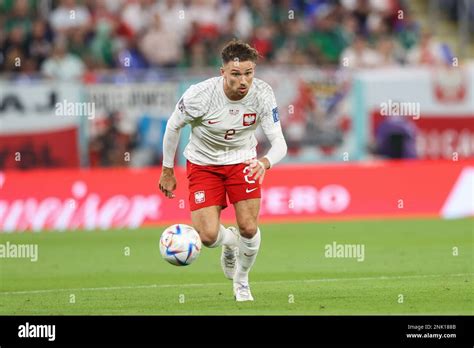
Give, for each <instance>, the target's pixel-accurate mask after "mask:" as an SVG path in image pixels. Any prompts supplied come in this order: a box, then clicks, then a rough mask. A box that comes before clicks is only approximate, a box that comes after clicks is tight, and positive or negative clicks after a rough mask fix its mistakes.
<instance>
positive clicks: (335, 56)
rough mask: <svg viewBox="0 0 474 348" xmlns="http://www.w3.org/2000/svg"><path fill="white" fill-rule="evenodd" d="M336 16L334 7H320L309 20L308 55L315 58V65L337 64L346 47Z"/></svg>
mask: <svg viewBox="0 0 474 348" xmlns="http://www.w3.org/2000/svg"><path fill="white" fill-rule="evenodd" d="M336 14H337V11H336V7H334V6H332V5H321V6H319V7H318V9H317V10H316V11H315V12H314V14H313V17H312V18H311V20H312V31H311V32H310V35H309V45H310V48H311V49H310V53H311V54H312V55H313V56H314V57H315V59H316V62H315V63H317V64H325V65H334V64H337V63H338V61H339V57H340V55H341V53H342V51H343V50H344V48H345V47H346V42H345V38H344V34H343V30H342V26H341V25H340V23H339V22H338V18H337V15H336Z"/></svg>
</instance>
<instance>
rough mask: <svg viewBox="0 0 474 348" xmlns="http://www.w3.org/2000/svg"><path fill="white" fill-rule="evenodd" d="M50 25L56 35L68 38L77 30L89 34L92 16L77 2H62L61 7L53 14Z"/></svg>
mask: <svg viewBox="0 0 474 348" xmlns="http://www.w3.org/2000/svg"><path fill="white" fill-rule="evenodd" d="M50 24H51V27H52V28H53V30H54V31H55V33H56V34H59V35H66V36H68V35H70V34H71V33H73V32H74V31H77V30H82V31H84V32H87V31H88V30H89V29H90V25H91V16H90V13H89V11H88V10H87V8H86V7H84V6H82V5H78V4H77V3H76V0H61V3H60V5H59V6H58V7H57V8H56V9H55V10H54V11H53V12H52V13H51V17H50Z"/></svg>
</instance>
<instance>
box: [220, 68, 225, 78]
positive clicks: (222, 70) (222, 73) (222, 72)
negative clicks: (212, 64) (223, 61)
mask: <svg viewBox="0 0 474 348" xmlns="http://www.w3.org/2000/svg"><path fill="white" fill-rule="evenodd" d="M220 70H221V76H224V72H225V70H224V67H223V66H221V68H220Z"/></svg>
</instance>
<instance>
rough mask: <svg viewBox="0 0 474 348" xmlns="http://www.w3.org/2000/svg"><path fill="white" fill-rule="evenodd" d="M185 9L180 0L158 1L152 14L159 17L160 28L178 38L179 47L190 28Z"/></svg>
mask: <svg viewBox="0 0 474 348" xmlns="http://www.w3.org/2000/svg"><path fill="white" fill-rule="evenodd" d="M185 9H186V8H185V6H184V4H183V2H182V1H180V0H164V1H158V3H157V4H156V5H155V7H154V13H158V14H159V15H160V19H161V22H162V26H163V27H164V28H166V29H168V30H170V29H172V30H173V31H174V32H175V33H176V34H177V35H178V36H179V39H180V42H181V45H183V44H184V39H185V37H186V35H187V33H188V31H189V29H190V27H191V22H190V20H189V18H188V17H187V11H185Z"/></svg>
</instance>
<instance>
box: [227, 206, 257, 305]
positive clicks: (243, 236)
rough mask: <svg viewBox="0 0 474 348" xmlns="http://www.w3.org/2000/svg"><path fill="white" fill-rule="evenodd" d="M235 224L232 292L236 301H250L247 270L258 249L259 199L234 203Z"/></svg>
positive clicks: (248, 270) (252, 262)
mask: <svg viewBox="0 0 474 348" xmlns="http://www.w3.org/2000/svg"><path fill="white" fill-rule="evenodd" d="M234 207H235V214H236V218H237V225H238V227H239V232H240V239H239V253H238V256H237V265H236V270H235V275H234V292H235V293H236V299H237V300H238V301H252V300H253V297H252V294H251V292H250V287H249V272H250V269H251V268H252V266H253V264H254V263H255V260H256V259H257V254H258V251H259V249H260V240H261V237H260V230H259V228H258V213H259V211H260V199H259V198H255V199H248V200H243V201H239V202H236V203H235V204H234Z"/></svg>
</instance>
